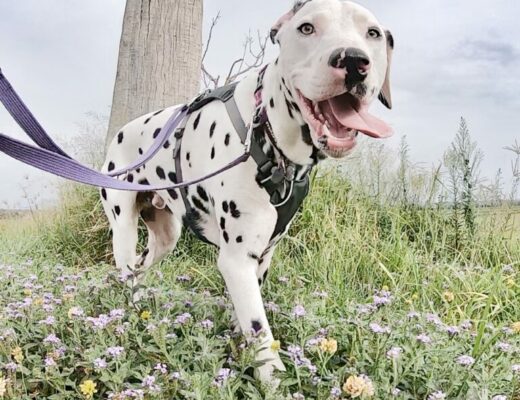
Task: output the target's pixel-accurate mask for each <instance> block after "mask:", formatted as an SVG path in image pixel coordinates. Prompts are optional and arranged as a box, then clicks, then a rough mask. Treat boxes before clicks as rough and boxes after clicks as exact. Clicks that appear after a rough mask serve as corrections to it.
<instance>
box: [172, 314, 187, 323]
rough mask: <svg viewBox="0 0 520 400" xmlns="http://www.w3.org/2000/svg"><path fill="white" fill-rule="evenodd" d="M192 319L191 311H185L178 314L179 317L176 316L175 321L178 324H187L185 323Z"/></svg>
mask: <svg viewBox="0 0 520 400" xmlns="http://www.w3.org/2000/svg"><path fill="white" fill-rule="evenodd" d="M190 319H191V314H190V313H183V314H181V315H179V316H177V318H175V321H174V323H175V324H178V325H185V324H187V323H188V321H189V320H190Z"/></svg>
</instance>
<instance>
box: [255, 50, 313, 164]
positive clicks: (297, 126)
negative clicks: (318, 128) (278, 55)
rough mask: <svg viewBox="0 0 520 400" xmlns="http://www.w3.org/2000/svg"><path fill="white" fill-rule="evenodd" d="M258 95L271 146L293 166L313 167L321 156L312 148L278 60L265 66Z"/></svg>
mask: <svg viewBox="0 0 520 400" xmlns="http://www.w3.org/2000/svg"><path fill="white" fill-rule="evenodd" d="M261 94H262V104H263V106H264V107H265V109H266V111H267V117H268V119H269V123H270V125H271V127H272V135H273V137H274V139H275V141H276V143H275V145H276V146H277V147H278V148H279V149H280V150H281V152H282V153H283V154H284V155H285V156H286V157H287V158H288V159H289V160H290V161H292V162H293V163H295V164H299V165H314V164H316V163H317V162H318V161H319V159H321V158H322V153H321V152H320V151H319V150H318V149H317V148H315V147H314V146H313V144H312V140H311V136H310V131H309V126H308V125H307V123H306V122H305V121H304V120H303V117H302V114H301V111H300V108H299V106H298V105H297V103H296V97H295V96H296V95H297V94H296V93H295V90H294V88H291V87H290V84H289V83H288V80H287V79H286V78H285V77H284V76H283V73H282V69H281V68H280V65H279V64H278V60H276V61H274V62H272V63H271V64H269V65H268V66H267V68H266V70H265V75H264V76H263V82H262V93H261ZM267 129H268V128H267Z"/></svg>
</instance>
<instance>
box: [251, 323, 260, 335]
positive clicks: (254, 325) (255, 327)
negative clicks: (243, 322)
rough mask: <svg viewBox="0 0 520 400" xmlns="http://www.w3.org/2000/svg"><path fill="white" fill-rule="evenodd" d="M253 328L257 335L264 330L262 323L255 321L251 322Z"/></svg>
mask: <svg viewBox="0 0 520 400" xmlns="http://www.w3.org/2000/svg"><path fill="white" fill-rule="evenodd" d="M251 328H253V331H254V332H255V333H260V331H261V330H262V324H261V322H260V321H257V320H253V321H251Z"/></svg>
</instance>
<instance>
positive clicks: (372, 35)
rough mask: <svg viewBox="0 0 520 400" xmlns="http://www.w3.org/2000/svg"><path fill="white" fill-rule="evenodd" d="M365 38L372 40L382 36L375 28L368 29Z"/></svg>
mask: <svg viewBox="0 0 520 400" xmlns="http://www.w3.org/2000/svg"><path fill="white" fill-rule="evenodd" d="M367 36H368V37H369V38H372V39H379V38H380V37H382V36H383V35H382V34H381V31H380V30H379V29H377V28H370V29H369V30H368V33H367Z"/></svg>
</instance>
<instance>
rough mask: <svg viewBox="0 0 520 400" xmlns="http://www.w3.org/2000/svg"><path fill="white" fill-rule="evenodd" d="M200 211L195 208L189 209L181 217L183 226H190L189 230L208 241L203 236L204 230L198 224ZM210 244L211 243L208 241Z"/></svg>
mask: <svg viewBox="0 0 520 400" xmlns="http://www.w3.org/2000/svg"><path fill="white" fill-rule="evenodd" d="M200 219H201V216H200V213H199V212H198V211H197V210H194V209H192V210H190V212H188V213H187V214H186V215H184V216H183V217H182V222H183V223H184V226H186V227H188V228H190V230H191V231H192V232H193V233H194V234H195V235H196V236H197V237H198V238H199V239H200V240H202V241H203V242H206V243H210V242H209V241H208V240H207V239H206V237H205V236H204V231H203V229H202V227H201V226H200ZM210 244H211V243H210Z"/></svg>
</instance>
